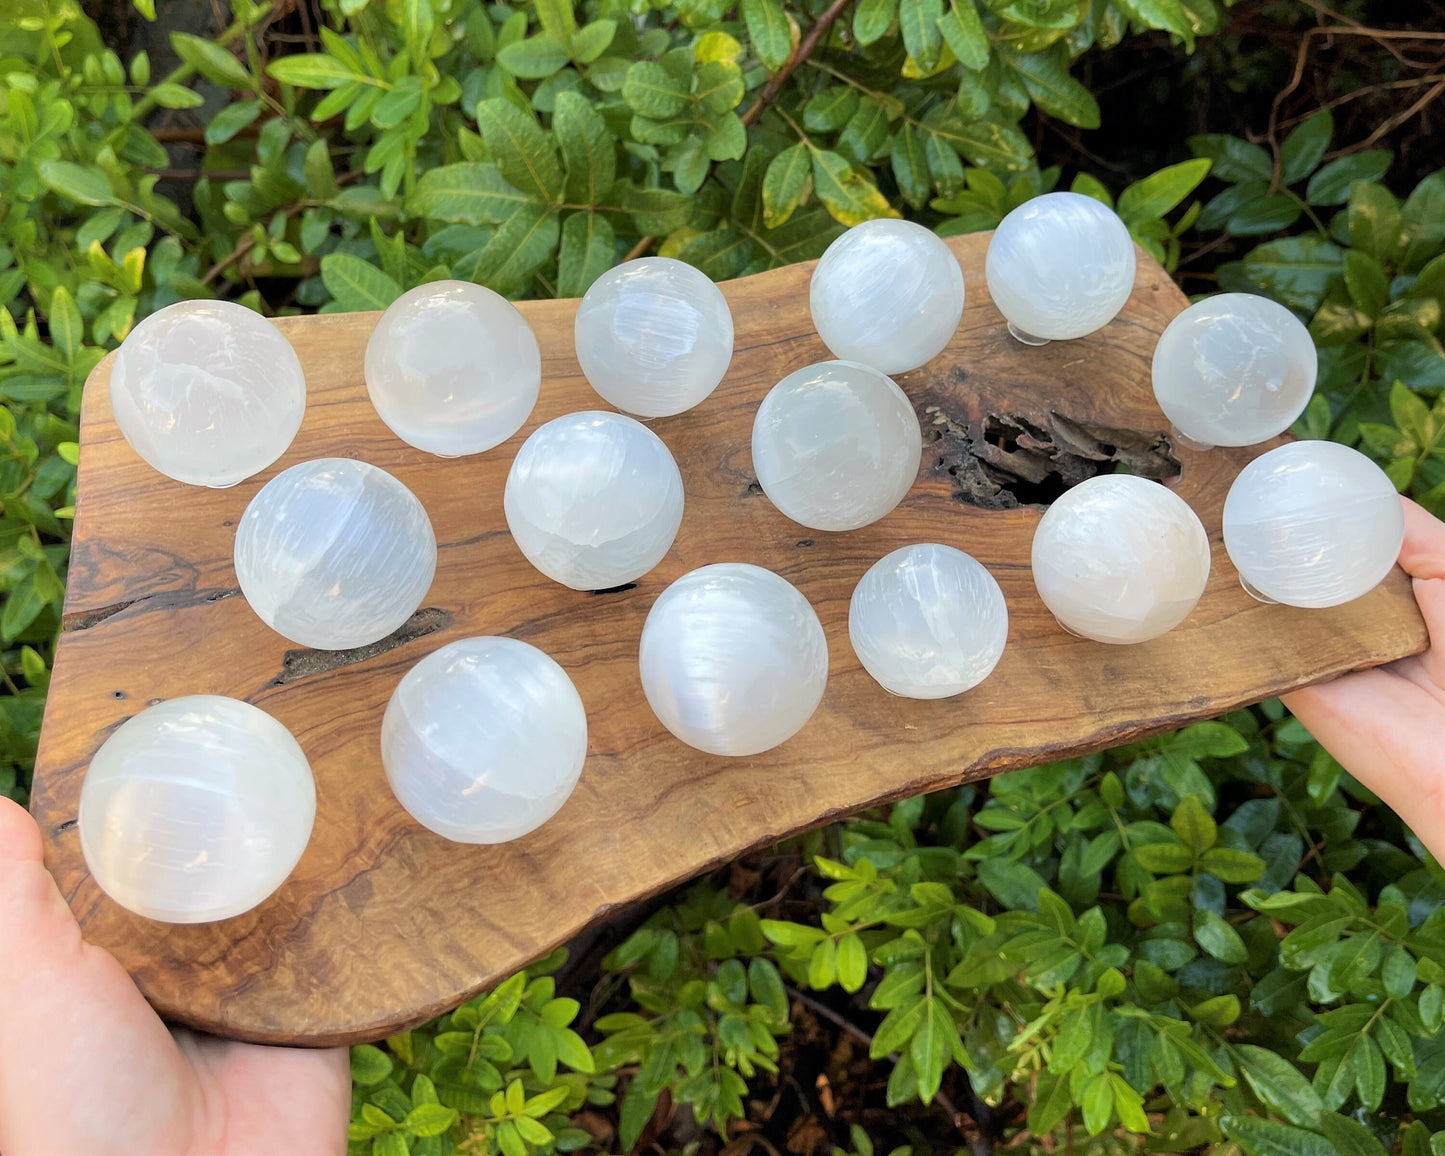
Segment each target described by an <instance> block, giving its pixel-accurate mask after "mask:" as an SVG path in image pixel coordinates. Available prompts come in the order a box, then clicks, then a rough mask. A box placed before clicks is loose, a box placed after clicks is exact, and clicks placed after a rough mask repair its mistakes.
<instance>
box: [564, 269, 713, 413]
mask: <svg viewBox="0 0 1445 1156" xmlns="http://www.w3.org/2000/svg"><path fill="white" fill-rule="evenodd" d="M573 332H574V336H575V338H576V345H577V361H578V363H579V364H580V365H581V366H582V372H583V373H584V374H586V375H587V380H588V381H589V382H591V383H592V388H593V389H595V390H596V391H597V393H598V394H599V395H600V396H601V398H602V400H603V401H605V402H607V403H608V404H609V405H615V406H616V407H617V408H618V409H620V410H624V411H626V412H627V413H634V414H636V415H637V416H638V417H668V416H670V415H671V414H675V413H682V412H683V410H688V409H691V408H692V407H693V406H695V405H697V403H698V402H700V401H702V400H703V399H704V398H705V397H707V395H708V394H710V393H712V391H713V390H714V389H716V388H717V383H718V382H720V381H721V380H722V379H723V374H725V373H726V372H727V369H728V364H729V363H730V362H731V361H732V358H733V315H732V313H731V311H730V310H729V309H728V303H727V300H726V299H725V298H724V297H723V295H722V290H721V289H719V288H718V287H717V286H716V285H715V284H713V282H712V280H711V279H710V278H709V277H708V276H707V274H705V273H702V272H699V271H698V270H697V269H694V268H693V267H692V266H691V265H688V264H686V263H685V262H683V261H675V260H673V259H672V258H671V257H642V258H640V259H638V260H636V261H627V262H624V263H623V264H621V265H618V266H617V267H616V268H615V269H610V270H608V271H607V272H606V273H604V274H602V276H601V277H599V278H597V280H596V281H594V282H592V287H591V288H590V289H588V290H587V293H586V294H585V295H584V296H583V298H582V302H581V304H580V305H578V306H577V322H576V326H575V328H574V331H573Z"/></svg>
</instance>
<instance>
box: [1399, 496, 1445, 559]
mask: <svg viewBox="0 0 1445 1156" xmlns="http://www.w3.org/2000/svg"><path fill="white" fill-rule="evenodd" d="M1400 502H1401V503H1402V504H1403V505H1404V507H1405V540H1404V542H1403V543H1402V544H1401V546H1400V566H1401V568H1402V569H1403V570H1404V571H1405V573H1406V574H1408V575H1410V577H1411V578H1445V522H1442V521H1440V519H1439V518H1437V517H1435V516H1434V515H1433V514H1430V513H1428V512H1427V511H1426V510H1425V509H1424V507H1422V506H1419V505H1417V504H1416V503H1415V502H1412V501H1411V500H1410V499H1409V498H1401V499H1400Z"/></svg>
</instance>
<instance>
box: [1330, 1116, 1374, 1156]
mask: <svg viewBox="0 0 1445 1156" xmlns="http://www.w3.org/2000/svg"><path fill="white" fill-rule="evenodd" d="M1318 1127H1319V1130H1320V1131H1321V1132H1323V1133H1324V1136H1325V1139H1326V1140H1328V1141H1329V1142H1330V1143H1331V1144H1333V1145H1334V1149H1335V1153H1336V1156H1386V1154H1385V1146H1384V1145H1383V1144H1381V1143H1380V1142H1379V1141H1378V1140H1377V1139H1375V1135H1374V1133H1373V1132H1371V1131H1370V1130H1369V1129H1368V1128H1366V1127H1365V1126H1364V1125H1363V1124H1360V1123H1358V1122H1356V1121H1354V1120H1350V1119H1347V1118H1346V1117H1344V1116H1339V1115H1336V1114H1335V1113H1334V1112H1325V1113H1324V1114H1323V1115H1321V1116H1320V1119H1319V1124H1318Z"/></svg>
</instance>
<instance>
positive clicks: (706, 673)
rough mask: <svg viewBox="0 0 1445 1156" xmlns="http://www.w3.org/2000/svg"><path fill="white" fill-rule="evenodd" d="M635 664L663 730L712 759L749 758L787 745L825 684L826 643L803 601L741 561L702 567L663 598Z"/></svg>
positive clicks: (792, 589)
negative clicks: (715, 757)
mask: <svg viewBox="0 0 1445 1156" xmlns="http://www.w3.org/2000/svg"><path fill="white" fill-rule="evenodd" d="M638 658H639V665H640V666H641V670H642V691H643V693H644V694H645V695H646V696H647V702H648V705H650V706H651V707H652V710H653V713H654V714H656V715H657V717H658V719H659V720H660V721H661V722H662V725H663V726H665V727H666V728H667V729H668V730H670V731H671V732H672V733H673V734H674V735H676V736H677V737H678V738H680V739H681V740H682V741H683V742H685V743H687V744H688V745H689V746H692V747H696V748H697V749H698V750H700V751H706V752H708V753H709V754H713V755H755V754H758V753H760V752H761V751H766V750H768V749H770V748H772V747H775V746H777V745H778V744H779V743H781V742H784V741H786V740H787V739H790V738H792V736H793V735H795V734H797V733H798V731H799V730H801V729H802V727H803V724H804V723H806V722H807V721H808V719H809V718H810V717H811V716H812V714H813V711H814V710H816V709H817V707H818V703H819V702H820V701H821V700H822V697H823V688H824V686H825V685H826V684H827V682H828V641H827V639H826V638H825V637H824V636H823V624H822V623H821V622H819V621H818V616H817V614H815V613H814V612H813V608H812V607H811V606H810V605H808V600H807V599H806V598H804V597H803V595H802V594H801V593H799V592H798V590H797V588H796V587H794V586H793V585H792V584H791V583H789V582H788V581H787V580H786V579H784V578H781V577H779V576H778V575H777V574H774V573H773V572H772V571H771V570H764V569H763V568H762V567H760V566H750V565H748V564H747V563H744V562H721V563H718V564H716V565H712V566H703V567H700V568H699V569H697V570H692V571H689V572H688V573H687V574H684V575H683V576H682V577H681V578H679V579H678V580H677V581H676V582H674V583H673V584H672V585H671V586H669V587H668V588H667V589H666V590H664V591H663V592H662V594H661V596H660V597H659V598H658V599H657V601H656V602H654V603H653V605H652V609H651V611H649V612H648V615H647V621H646V622H645V623H644V624H643V627H642V645H641V647H640V649H639V652H638Z"/></svg>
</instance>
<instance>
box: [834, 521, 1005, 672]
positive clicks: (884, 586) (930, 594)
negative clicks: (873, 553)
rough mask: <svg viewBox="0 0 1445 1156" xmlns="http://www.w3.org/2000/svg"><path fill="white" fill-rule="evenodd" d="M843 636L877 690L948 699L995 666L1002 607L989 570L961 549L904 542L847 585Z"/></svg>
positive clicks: (1000, 648)
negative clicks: (850, 590)
mask: <svg viewBox="0 0 1445 1156" xmlns="http://www.w3.org/2000/svg"><path fill="white" fill-rule="evenodd" d="M848 638H849V640H850V641H851V642H852V643H853V650H854V652H855V653H857V655H858V661H859V662H861V663H862V664H863V669H864V670H866V671H867V672H868V673H869V674H871V675H872V676H873V677H874V678H875V679H877V680H878V682H879V683H880V684H881V685H882V687H883V689H884V690H887V691H890V692H891V693H893V694H897V695H902V696H903V697H905V698H948V697H949V696H950V695H955V694H961V693H962V692H963V691H965V690H968V689H969V688H970V687H973V686H977V685H978V684H979V683H981V682H982V681H983V680H984V679H986V678H987V677H988V676H989V674H990V673H992V671H993V668H994V667H995V666H997V665H998V660H999V659H1000V658H1001V657H1002V656H1003V648H1004V642H1005V641H1006V640H1007V638H1008V606H1007V605H1005V603H1004V599H1003V591H1002V590H1000V589H999V586H998V583H997V582H995V581H994V577H993V575H992V574H990V573H989V572H988V571H987V570H986V569H984V567H983V566H982V565H981V564H980V563H978V562H977V561H975V560H974V559H973V558H971V557H969V556H968V555H967V554H965V553H964V552H963V551H962V550H955V549H954V548H953V547H952V546H940V545H937V544H936V543H927V544H922V545H918V546H904V547H903V548H902V549H900V550H894V551H893V552H892V553H891V554H886V555H884V556H883V557H882V558H880V559H879V560H878V561H877V562H875V563H873V565H872V566H871V567H870V568H869V570H868V572H867V573H866V574H864V575H863V577H862V579H861V580H860V581H859V583H858V585H857V586H856V587H855V588H854V590H853V599H852V601H851V602H850V603H849V605H848Z"/></svg>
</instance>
